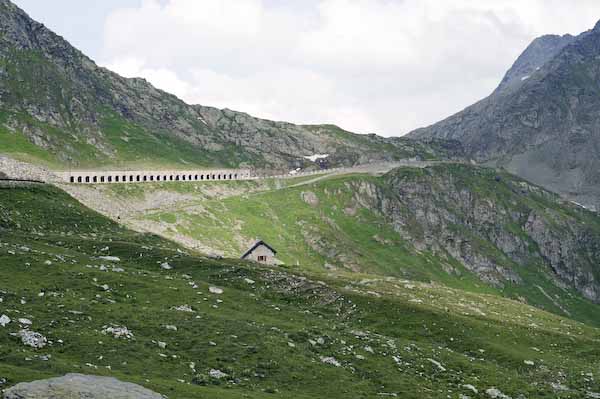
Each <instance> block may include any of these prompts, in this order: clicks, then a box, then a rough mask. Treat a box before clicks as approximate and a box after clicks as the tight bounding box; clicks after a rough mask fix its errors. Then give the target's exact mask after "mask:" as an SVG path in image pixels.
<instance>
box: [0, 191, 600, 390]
mask: <svg viewBox="0 0 600 399" xmlns="http://www.w3.org/2000/svg"><path fill="white" fill-rule="evenodd" d="M0 227H1V228H2V230H1V233H2V234H1V236H0V242H1V246H0V265H2V266H1V267H0V289H1V294H0V296H1V297H2V298H3V301H2V303H1V304H0V309H1V310H0V313H3V314H7V315H9V316H10V317H11V318H12V319H13V320H14V319H17V318H19V317H27V318H29V319H31V320H32V321H33V325H32V327H31V328H32V329H33V330H36V331H39V332H42V333H43V334H45V335H46V336H47V337H48V338H49V339H50V340H51V341H52V344H51V345H49V346H48V347H46V348H44V349H41V350H37V351H35V350H31V349H27V348H26V347H24V346H22V345H21V344H20V342H19V341H18V339H17V338H15V337H12V336H11V335H10V333H12V332H15V331H17V330H18V327H17V322H16V321H13V322H12V323H11V324H9V325H8V326H7V327H4V328H0V375H2V376H3V377H5V378H7V379H8V382H9V384H12V383H15V382H18V381H23V380H30V379H34V378H42V377H47V376H53V375H59V374H63V373H66V372H73V371H77V372H84V373H90V374H92V373H93V374H105V375H113V376H116V377H118V378H121V379H123V380H128V381H133V382H138V383H141V384H143V385H145V386H147V387H149V388H152V389H155V390H157V391H159V392H161V393H164V394H167V395H169V397H173V398H175V397H176V398H185V397H196V398H199V397H205V398H211V397H220V398H242V397H245V398H262V397H282V398H284V397H297V398H311V397H331V398H335V397H344V398H347V397H353V398H367V397H374V396H376V395H377V394H378V393H397V394H398V395H399V396H400V397H403V398H422V397H425V396H426V397H432V398H435V397H440V398H442V397H443V398H446V397H447V395H452V396H456V395H457V393H458V392H463V393H466V394H469V391H468V390H466V389H465V388H462V387H461V385H462V384H473V385H475V386H476V387H478V388H479V389H486V388H489V387H492V386H496V387H498V388H500V389H501V390H502V391H503V392H505V393H507V394H510V395H513V396H516V395H517V394H519V393H522V394H524V395H525V396H526V397H584V395H585V392H587V391H598V390H599V387H598V384H597V383H595V382H593V379H592V378H591V377H589V376H588V373H592V374H593V373H596V372H597V370H598V367H600V360H599V359H600V357H599V356H598V355H599V353H598V342H599V339H600V334H599V333H598V330H596V329H593V328H590V327H586V326H584V325H582V324H578V323H576V322H573V321H570V320H567V319H561V318H559V317H557V316H553V315H551V314H549V313H545V312H543V311H540V310H538V309H535V308H531V307H529V306H525V305H522V304H519V303H516V302H511V301H508V300H505V299H501V298H499V297H496V296H490V295H483V294H473V293H471V294H470V293H466V292H463V291H457V290H453V289H450V288H445V287H442V286H437V285H429V284H421V283H409V282H405V281H403V280H398V279H383V280H381V279H373V278H368V276H360V275H359V276H353V277H350V276H347V277H345V278H344V277H339V278H337V279H333V280H332V279H327V278H325V277H323V278H322V280H324V281H323V282H321V283H319V282H312V281H313V280H312V279H311V277H310V275H308V279H305V278H301V277H299V276H298V274H295V273H292V272H291V271H290V270H287V269H275V270H272V269H265V268H260V267H257V266H255V265H249V264H243V263H240V262H237V261H211V260H208V259H206V258H202V257H198V256H194V255H187V254H183V253H181V252H178V251H177V248H176V247H175V245H174V244H172V243H169V242H166V241H164V240H161V239H158V238H156V237H152V236H145V235H140V234H137V233H133V232H131V231H128V230H125V229H123V228H121V227H119V226H117V225H116V224H114V223H112V222H110V221H108V220H107V219H105V218H103V217H101V216H99V215H98V214H96V213H94V212H91V211H89V210H88V209H85V208H84V207H82V206H81V205H80V204H78V203H76V202H75V201H73V200H72V199H70V198H69V197H67V196H66V195H65V194H64V193H62V192H60V191H58V190H56V189H52V188H47V187H38V188H28V189H25V188H24V189H1V190H0ZM105 247H108V248H109V249H108V250H105V251H103V250H102V249H104V248H105ZM99 255H112V256H119V257H120V258H121V262H119V263H118V264H117V265H116V266H118V267H121V268H123V269H124V271H122V272H116V271H113V267H112V266H111V265H110V264H109V263H110V262H107V261H103V260H101V259H99V258H98V256H99ZM46 260H50V261H51V262H52V264H51V265H47V264H45V261H46ZM165 260H166V261H168V262H169V263H170V264H171V265H172V266H173V267H174V268H173V269H172V270H163V269H161V268H160V266H159V264H160V263H161V262H164V261H165ZM103 264H104V265H107V268H108V271H103V270H101V269H100V267H101V265H103ZM296 273H297V272H296ZM248 278H249V279H252V280H254V284H249V283H248V282H247V280H245V279H248ZM104 284H107V285H108V286H109V287H110V288H109V290H108V291H106V290H104V289H103V288H102V287H101V286H102V285H104ZM194 284H196V287H195V286H194ZM209 285H216V286H219V287H222V288H224V293H223V294H222V295H214V294H209V293H208V290H207V288H208V286H209ZM40 293H44V295H43V296H40ZM220 301H222V302H220ZM182 304H189V305H191V306H192V307H193V309H194V310H195V313H187V312H179V311H175V310H172V309H171V308H172V307H173V306H179V305H182ZM80 312H81V313H80ZM113 323H114V324H116V325H126V326H127V327H128V328H130V329H131V330H132V332H133V334H134V338H133V339H131V340H125V339H115V338H112V337H111V336H107V335H104V334H102V333H101V332H100V331H101V330H102V329H103V326H105V325H110V324H113ZM166 324H172V325H176V326H177V327H178V330H177V331H176V332H175V331H170V330H167V329H165V328H164V327H163V326H164V325H166ZM59 339H60V340H62V341H63V343H59V341H58V340H59ZM153 341H164V342H166V343H167V347H166V349H160V348H159V347H158V346H157V344H156V343H155V342H153ZM311 341H313V342H314V344H313V343H311ZM210 342H214V343H215V344H216V345H212V344H210ZM161 354H162V355H164V356H161ZM42 355H46V356H48V355H49V356H48V357H47V359H48V360H44V359H45V358H43V357H41V356H42ZM357 355H358V356H360V357H364V359H360V358H358V357H357ZM322 356H333V357H335V359H337V360H338V361H339V362H340V363H341V366H340V367H336V366H333V365H329V364H325V363H323V362H321V361H320V358H321V357H322ZM429 359H432V360H435V361H438V362H440V363H441V365H442V367H443V368H444V370H443V371H442V369H441V368H440V367H438V366H436V365H435V364H434V363H433V362H432V361H431V360H429ZM525 360H532V361H534V363H535V364H534V366H528V365H526V364H525V363H524V361H525ZM192 362H193V363H194V367H195V369H196V372H193V371H192V370H191V368H190V364H191V363H192ZM107 366H110V369H109V368H107ZM211 368H218V369H221V370H223V371H225V372H227V373H228V374H229V375H230V376H231V378H228V379H224V380H211V379H210V378H208V377H207V376H206V374H207V371H208V370H209V369H211ZM332 381H335V382H336V383H335V384H332V383H331V382H332ZM191 382H195V383H196V384H191ZM551 382H556V383H562V384H564V385H566V386H568V387H569V388H570V389H572V391H568V392H559V393H556V392H555V391H554V390H553V389H552V388H551V386H550V385H549V384H550V383H551ZM197 384H200V385H197Z"/></svg>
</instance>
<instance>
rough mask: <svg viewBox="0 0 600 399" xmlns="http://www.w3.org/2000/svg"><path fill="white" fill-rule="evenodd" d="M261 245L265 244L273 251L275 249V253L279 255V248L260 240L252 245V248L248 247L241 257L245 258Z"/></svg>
mask: <svg viewBox="0 0 600 399" xmlns="http://www.w3.org/2000/svg"><path fill="white" fill-rule="evenodd" d="M261 245H264V246H265V247H267V248H269V249H270V250H271V251H273V253H274V254H275V255H277V250H276V249H275V248H273V247H272V246H270V245H269V244H267V243H266V242H264V241H263V240H258V241H256V242H255V243H254V244H253V245H252V246H251V247H250V249H248V250H247V251H246V252H244V254H243V255H242V257H241V259H245V258H246V257H247V256H248V255H250V254H251V253H252V251H254V250H255V249H256V248H258V247H260V246H261Z"/></svg>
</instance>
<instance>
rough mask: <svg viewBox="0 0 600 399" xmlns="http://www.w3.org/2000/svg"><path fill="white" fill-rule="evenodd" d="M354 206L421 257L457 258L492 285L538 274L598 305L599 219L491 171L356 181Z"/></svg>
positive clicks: (400, 173)
mask: <svg viewBox="0 0 600 399" xmlns="http://www.w3.org/2000/svg"><path fill="white" fill-rule="evenodd" d="M355 185H356V187H354V191H355V192H356V193H357V194H356V198H354V201H355V202H356V203H358V204H360V206H363V207H366V208H368V209H371V210H374V211H376V212H378V213H379V214H381V215H383V216H384V217H385V218H387V219H388V221H389V223H390V224H391V225H392V226H393V227H394V229H395V230H396V231H397V232H398V233H399V234H400V235H401V236H402V237H403V238H404V239H405V240H407V241H408V242H410V243H411V244H412V245H413V246H414V247H415V248H416V249H417V250H419V251H423V250H425V251H431V252H433V253H435V254H437V255H438V256H441V257H442V258H448V259H454V260H455V261H458V262H459V263H460V264H462V265H463V266H464V267H465V268H466V269H467V270H469V271H471V272H473V273H474V274H476V275H477V276H478V277H479V278H480V279H481V280H482V281H485V282H487V283H488V284H491V285H493V286H497V287H502V286H505V285H507V284H524V283H526V282H525V279H524V277H523V275H524V273H523V271H524V270H526V268H527V269H531V268H536V269H537V271H538V272H540V273H542V274H545V275H548V276H551V277H552V279H553V280H554V282H555V283H556V284H557V285H558V286H559V287H571V288H574V289H576V290H577V291H579V293H580V294H581V295H582V296H584V297H585V298H587V299H589V300H591V301H594V302H596V303H600V270H599V269H598V265H597V263H598V259H600V218H599V217H598V216H596V215H595V214H593V213H592V212H589V211H587V210H585V209H583V208H582V207H580V206H577V205H575V204H568V203H565V202H564V201H563V200H561V199H560V198H559V197H558V196H557V195H556V194H553V193H550V192H548V191H545V190H543V189H542V188H540V187H538V186H534V185H531V184H529V183H527V182H525V181H522V180H520V179H518V178H516V177H514V176H510V175H508V174H502V175H498V174H497V172H496V171H494V170H493V169H487V168H479V167H473V166H466V165H444V166H438V167H430V168H426V169H423V170H414V169H412V170H411V169H408V168H407V169H402V168H401V169H397V170H394V171H391V172H390V173H388V174H387V175H386V176H385V183H384V184H382V185H377V184H374V183H372V182H361V183H355Z"/></svg>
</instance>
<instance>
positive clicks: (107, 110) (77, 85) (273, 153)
mask: <svg viewBox="0 0 600 399" xmlns="http://www.w3.org/2000/svg"><path fill="white" fill-rule="evenodd" d="M422 150H423V146H422V145H418V144H415V143H414V142H412V141H409V140H401V141H397V140H394V141H391V140H387V139H384V138H381V137H376V136H361V135H357V134H352V133H350V132H346V131H343V130H341V129H339V128H337V127H335V126H329V125H323V126H298V125H293V124H289V123H283V122H273V121H267V120H262V119H257V118H253V117H251V116H249V115H247V114H244V113H240V112H234V111H230V110H218V109H214V108H210V107H203V106H192V105H188V104H186V103H184V102H183V101H181V100H180V99H178V98H177V97H175V96H173V95H170V94H168V93H165V92H163V91H161V90H158V89H156V88H154V87H153V86H152V85H150V84H149V83H148V82H147V81H145V80H144V79H125V78H123V77H121V76H119V75H117V74H115V73H113V72H111V71H109V70H107V69H104V68H101V67H99V66H97V65H96V64H95V63H94V62H93V61H92V60H91V59H89V58H88V57H86V56H85V55H84V54H82V53H81V52H80V51H78V50H77V49H75V48H73V47H72V46H71V45H70V44H69V43H68V42H67V41H65V40H64V39H63V38H61V37H60V36H57V35H56V34H54V33H53V32H51V31H50V30H48V29H47V28H46V27H44V26H43V25H42V24H40V23H37V22H35V21H33V20H32V19H30V18H29V17H28V16H27V15H26V14H25V13H24V12H23V11H22V10H20V9H19V8H17V7H16V6H15V5H14V4H12V3H11V2H10V1H8V0H0V153H1V152H4V153H13V154H21V155H22V154H26V155H28V156H29V157H32V156H33V158H35V159H42V160H46V161H49V162H51V161H54V162H55V163H56V164H59V165H60V164H65V163H68V164H71V165H72V166H97V165H116V164H127V163H130V164H135V163H152V164H160V163H163V164H169V165H184V164H197V165H226V166H238V165H250V166H258V167H281V168H288V167H290V166H302V165H305V166H309V165H310V164H311V162H309V161H307V160H306V159H305V158H303V156H308V155H312V154H315V153H319V154H332V158H331V162H332V163H334V164H353V163H357V162H368V161H372V160H392V159H397V158H406V157H412V156H416V155H423V153H424V152H423V151H422ZM426 152H427V151H425V153H426Z"/></svg>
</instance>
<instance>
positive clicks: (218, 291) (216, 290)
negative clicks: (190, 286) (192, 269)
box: [208, 286, 223, 295]
mask: <svg viewBox="0 0 600 399" xmlns="http://www.w3.org/2000/svg"><path fill="white" fill-rule="evenodd" d="M208 291H209V292H210V293H211V294H218V295H220V294H222V293H223V290H222V289H221V288H217V287H213V286H210V287H208Z"/></svg>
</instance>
